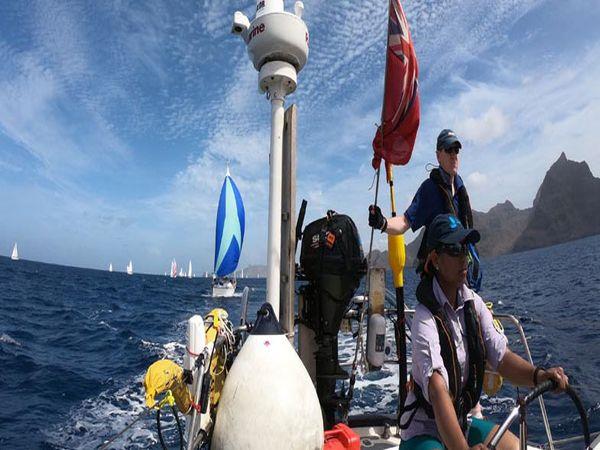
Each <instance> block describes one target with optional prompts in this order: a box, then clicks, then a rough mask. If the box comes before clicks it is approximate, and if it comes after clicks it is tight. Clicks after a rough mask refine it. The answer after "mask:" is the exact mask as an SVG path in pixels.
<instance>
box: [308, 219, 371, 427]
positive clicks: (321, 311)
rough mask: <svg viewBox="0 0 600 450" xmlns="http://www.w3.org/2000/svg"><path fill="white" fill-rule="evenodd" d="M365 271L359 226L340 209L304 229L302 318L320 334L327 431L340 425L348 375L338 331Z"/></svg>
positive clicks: (322, 399)
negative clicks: (340, 392)
mask: <svg viewBox="0 0 600 450" xmlns="http://www.w3.org/2000/svg"><path fill="white" fill-rule="evenodd" d="M365 273H366V260H365V257H364V253H363V250H362V246H361V243H360V237H359V235H358V231H357V229H356V225H355V224H354V222H353V221H352V219H351V218H350V217H348V216H346V215H343V214H336V213H335V211H328V212H327V216H326V217H324V218H322V219H319V220H316V221H314V222H312V223H310V224H309V225H307V226H306V228H305V229H304V232H303V233H302V250H301V254H300V275H299V279H300V280H305V281H308V284H306V285H304V286H302V287H301V288H300V295H301V296H302V298H303V302H302V308H301V310H300V312H299V320H300V322H301V323H302V324H304V325H306V326H307V327H309V328H310V329H312V330H313V331H314V333H315V341H316V352H315V353H314V355H315V356H314V357H315V360H316V361H315V362H316V374H315V375H316V384H317V395H318V397H319V402H320V403H321V408H322V409H323V415H324V422H325V427H326V429H327V428H329V427H331V426H333V424H334V423H335V411H336V409H337V407H338V405H339V400H340V399H338V398H337V397H336V396H335V387H336V380H343V379H347V378H349V374H348V373H347V372H345V371H344V370H343V369H342V368H341V367H340V365H339V360H338V332H339V330H340V325H341V323H342V319H343V317H344V313H345V312H346V309H347V308H348V306H349V305H350V302H351V300H352V297H353V296H354V293H355V292H356V289H357V288H358V286H359V284H360V280H361V278H362V277H363V275H364V274H365Z"/></svg>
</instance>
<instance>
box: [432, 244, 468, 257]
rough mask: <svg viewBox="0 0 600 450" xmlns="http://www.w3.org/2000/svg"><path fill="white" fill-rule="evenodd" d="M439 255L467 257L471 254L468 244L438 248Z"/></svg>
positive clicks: (447, 245)
mask: <svg viewBox="0 0 600 450" xmlns="http://www.w3.org/2000/svg"><path fill="white" fill-rule="evenodd" d="M437 252H438V253H445V254H446V255H449V256H454V257H457V256H467V255H468V254H469V248H468V247H467V246H466V244H451V245H449V244H446V245H442V246H440V247H438V248H437Z"/></svg>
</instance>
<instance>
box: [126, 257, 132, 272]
mask: <svg viewBox="0 0 600 450" xmlns="http://www.w3.org/2000/svg"><path fill="white" fill-rule="evenodd" d="M127 275H133V263H132V262H131V260H129V264H127Z"/></svg>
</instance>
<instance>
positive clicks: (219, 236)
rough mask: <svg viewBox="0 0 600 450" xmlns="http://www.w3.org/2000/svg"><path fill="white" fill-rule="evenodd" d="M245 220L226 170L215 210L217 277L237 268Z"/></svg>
mask: <svg viewBox="0 0 600 450" xmlns="http://www.w3.org/2000/svg"><path fill="white" fill-rule="evenodd" d="M245 220H246V219H245V212H244V203H243V202H242V196H241V195H240V191H239V190H238V188H237V186H236V185H235V183H234V182H233V179H232V178H231V176H230V174H229V168H227V174H226V175H225V180H224V181H223V186H222V187H221V195H220V197H219V207H218V209H217V228H216V245H215V263H214V264H215V265H214V272H215V274H216V275H217V276H219V277H222V276H225V275H228V274H230V273H233V272H235V269H236V268H237V265H238V262H239V259H240V254H241V252H242V244H243V242H244V230H245Z"/></svg>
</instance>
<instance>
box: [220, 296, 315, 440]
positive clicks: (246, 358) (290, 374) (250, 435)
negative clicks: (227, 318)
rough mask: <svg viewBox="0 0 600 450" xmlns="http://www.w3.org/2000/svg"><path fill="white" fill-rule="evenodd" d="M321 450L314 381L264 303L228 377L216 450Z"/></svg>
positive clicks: (222, 401)
mask: <svg viewBox="0 0 600 450" xmlns="http://www.w3.org/2000/svg"><path fill="white" fill-rule="evenodd" d="M322 447H323V418H322V416H321V408H320V406H319V399H318V397H317V393H316V391H315V388H314V386H313V383H312V380H311V378H310V376H309V375H308V373H307V372H306V369H305V368H304V365H303V364H302V361H301V360H300V358H299V357H298V355H297V354H296V351H295V350H294V347H292V345H291V344H290V342H289V341H288V339H287V337H286V336H285V334H284V333H283V330H282V329H281V327H280V326H279V323H278V322H277V319H276V316H275V313H274V312H273V309H272V307H271V305H270V304H268V303H265V304H264V305H263V306H262V308H261V310H260V311H259V319H258V320H257V322H256V325H255V327H254V329H253V331H252V333H251V334H250V336H249V337H248V339H247V340H246V342H245V343H244V346H243V347H242V349H241V351H240V353H239V354H238V356H237V357H236V359H235V361H234V363H233V366H232V367H231V370H230V371H229V374H228V375H227V379H226V381H225V386H224V387H223V392H222V394H221V400H220V402H219V408H218V411H217V418H216V424H215V428H214V433H213V438H212V445H211V448H212V449H213V450H230V449H246V450H253V449H257V450H258V449H260V450H281V449H290V450H294V449H298V450H308V449H321V448H322Z"/></svg>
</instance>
